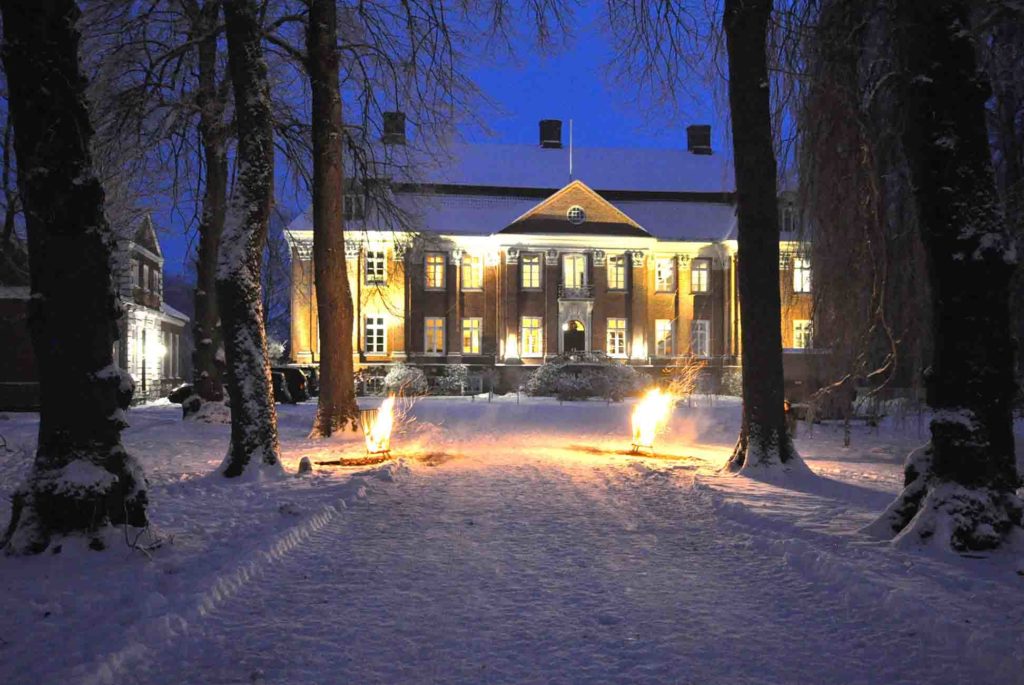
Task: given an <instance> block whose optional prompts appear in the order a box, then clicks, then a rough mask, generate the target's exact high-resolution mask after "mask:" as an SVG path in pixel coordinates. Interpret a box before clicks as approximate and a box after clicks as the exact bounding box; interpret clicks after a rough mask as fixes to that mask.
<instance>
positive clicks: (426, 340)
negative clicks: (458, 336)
mask: <svg viewBox="0 0 1024 685" xmlns="http://www.w3.org/2000/svg"><path fill="white" fill-rule="evenodd" d="M431 321H435V322H436V321H440V322H441V349H440V350H431V349H428V348H429V347H430V343H431V340H430V334H429V331H430V327H429V325H428V322H431ZM447 329H448V322H447V321H446V320H445V318H444V317H443V316H424V317H423V354H425V355H426V356H428V357H443V356H444V355H445V353H446V349H447V347H448V330H447Z"/></svg>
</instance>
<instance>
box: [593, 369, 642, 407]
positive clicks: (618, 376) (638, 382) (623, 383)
mask: <svg viewBox="0 0 1024 685" xmlns="http://www.w3.org/2000/svg"><path fill="white" fill-rule="evenodd" d="M601 376H602V377H603V378H605V379H606V380H607V382H608V389H607V393H606V394H602V395H601V396H602V397H604V398H605V399H609V400H611V401H613V402H621V401H622V400H624V399H626V398H627V397H629V396H630V395H635V394H636V393H638V392H640V391H641V390H643V389H644V388H646V387H647V386H648V385H650V384H651V379H650V377H649V376H647V375H646V374H644V373H641V372H640V371H637V370H636V369H634V368H633V367H632V366H626V365H625V364H618V363H616V362H612V363H611V364H609V365H608V366H605V367H603V368H602V369H601Z"/></svg>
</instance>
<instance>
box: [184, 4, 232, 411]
mask: <svg viewBox="0 0 1024 685" xmlns="http://www.w3.org/2000/svg"><path fill="white" fill-rule="evenodd" d="M188 14H189V20H190V22H191V26H192V30H191V31H190V36H191V37H192V38H193V39H195V38H197V37H199V36H203V37H204V38H203V39H202V40H201V41H200V42H199V46H198V70H199V86H198V89H197V92H196V105H197V106H198V108H199V138H200V143H201V145H202V151H203V157H204V162H205V164H204V166H205V171H206V178H205V187H204V188H203V207H202V215H201V216H202V218H201V219H200V222H199V250H198V254H197V258H196V289H195V314H194V319H193V320H192V336H193V340H194V341H195V343H194V344H195V347H194V349H193V351H192V385H193V393H194V394H193V396H192V397H190V398H189V399H188V400H186V401H185V402H184V403H183V410H184V413H185V415H186V416H191V415H195V414H196V413H197V412H199V410H200V408H201V407H202V405H203V403H204V402H221V401H223V400H224V385H223V380H222V373H223V370H224V356H223V354H224V353H223V345H224V344H223V335H222V331H221V324H220V312H219V310H218V307H217V254H218V251H219V249H220V240H221V233H222V232H223V230H224V218H225V214H226V211H227V188H228V156H227V143H228V140H227V138H228V131H227V128H226V126H225V124H224V104H225V103H224V96H223V95H222V93H221V92H220V90H219V88H218V84H217V37H216V35H215V34H214V29H215V28H216V26H217V20H218V19H219V17H220V2H218V1H216V0H209V1H208V2H207V3H206V4H205V5H204V6H203V7H202V8H201V9H200V8H199V7H198V6H197V5H196V4H195V3H190V4H189V6H188Z"/></svg>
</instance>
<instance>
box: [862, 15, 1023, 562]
mask: <svg viewBox="0 0 1024 685" xmlns="http://www.w3.org/2000/svg"><path fill="white" fill-rule="evenodd" d="M887 18H888V20H889V21H890V22H891V23H892V25H893V26H894V27H895V28H894V34H895V35H894V38H895V45H897V46H898V47H899V58H900V64H899V66H900V67H901V71H900V76H901V79H900V83H898V84H897V87H898V88H899V89H900V90H899V94H898V97H899V98H900V102H901V105H902V110H903V113H904V117H903V119H902V121H901V122H900V124H901V127H900V136H899V141H900V143H901V145H902V147H903V151H904V154H905V155H906V158H907V161H908V166H909V169H910V178H911V182H912V188H913V198H914V202H915V206H916V210H917V216H918V227H919V231H920V233H921V239H922V242H923V243H924V247H925V251H926V264H927V272H928V279H929V283H930V286H931V308H932V336H933V338H934V340H935V348H934V352H933V354H932V359H931V365H930V368H929V370H928V373H927V377H926V383H927V399H928V404H929V406H930V407H931V408H932V409H933V410H934V412H935V413H934V415H933V417H932V421H931V441H930V442H929V444H928V445H926V446H924V447H922V448H920V449H918V450H917V451H915V452H914V453H913V454H911V455H910V456H909V457H908V459H907V465H906V483H905V488H904V490H903V492H902V493H901V494H900V496H899V498H897V500H896V501H895V502H894V503H893V504H892V505H891V506H890V507H889V509H888V510H887V511H886V512H885V514H884V515H883V516H882V517H881V518H880V519H879V520H878V521H877V522H876V523H875V524H874V525H873V526H872V527H871V530H872V531H874V532H877V533H883V534H886V535H889V536H893V535H897V534H899V535H902V536H906V537H910V538H914V539H918V540H928V541H932V542H934V543H936V544H939V545H942V546H949V547H951V548H952V549H954V550H958V551H965V550H977V549H989V548H992V547H996V546H998V545H999V544H1000V543H1001V542H1002V541H1003V540H1004V539H1006V537H1007V535H1008V534H1009V533H1010V531H1011V530H1013V529H1014V528H1015V527H1019V526H1020V525H1021V516H1022V511H1024V506H1022V503H1021V501H1020V499H1019V498H1018V497H1017V495H1016V490H1017V488H1018V487H1019V486H1020V478H1019V475H1018V473H1017V467H1016V457H1015V453H1014V440H1013V419H1012V413H1011V406H1012V402H1013V397H1014V392H1015V389H1016V388H1015V383H1014V374H1013V368H1014V366H1013V358H1014V353H1013V347H1014V346H1013V341H1012V338H1011V334H1010V309H1009V293H1010V280H1011V277H1012V275H1013V269H1014V267H1015V265H1016V262H1017V255H1016V250H1015V245H1014V242H1013V236H1012V235H1011V233H1010V231H1009V229H1008V227H1007V224H1006V220H1005V215H1004V213H1003V207H1002V206H1001V203H1000V200H999V195H998V193H997V191H996V185H995V177H994V174H993V167H992V160H991V156H990V151H989V137H988V130H987V127H986V123H985V116H986V115H985V103H986V101H987V100H988V98H989V96H990V93H991V90H990V88H989V84H988V80H987V77H986V75H985V72H984V71H983V70H981V69H979V68H978V63H977V59H976V49H975V45H974V41H973V37H972V34H971V32H970V21H969V3H968V2H966V1H965V0H941V1H938V2H935V3H932V4H930V5H929V6H927V7H925V6H919V5H916V4H914V3H906V4H903V5H898V6H895V7H894V8H893V9H892V14H891V15H889V16H888V17H887Z"/></svg>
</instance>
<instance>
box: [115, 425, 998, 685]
mask: <svg viewBox="0 0 1024 685" xmlns="http://www.w3.org/2000/svg"><path fill="white" fill-rule="evenodd" d="M495 452H496V453H491V454H488V455H487V456H486V457H484V456H475V457H459V458H453V459H451V460H449V461H444V462H443V463H439V464H436V465H433V466H431V465H426V464H423V463H417V464H412V465H411V468H409V469H407V470H401V471H400V472H399V475H398V477H397V478H396V480H395V481H394V482H393V483H380V484H373V485H372V486H371V487H370V489H369V492H368V494H367V497H366V498H364V499H362V500H359V501H357V502H355V503H354V504H352V505H351V506H350V508H349V509H347V510H345V511H344V512H342V515H340V516H337V517H335V518H334V519H333V520H332V521H331V523H330V524H329V525H327V526H326V527H324V528H322V529H321V530H319V531H318V532H316V533H314V534H313V536H312V537H311V538H310V539H309V541H308V542H307V543H306V544H304V545H302V546H299V547H298V548H296V549H295V550H294V551H293V552H292V553H291V554H289V555H288V556H286V557H285V558H284V559H283V560H282V561H281V562H280V563H279V564H278V565H277V566H276V567H274V568H273V569H271V570H270V571H269V572H268V573H267V574H266V575H265V576H264V577H263V578H261V579H260V580H259V581H258V582H256V583H253V584H251V585H250V586H249V587H247V588H246V589H244V590H243V591H242V592H240V593H239V594H238V595H237V596H236V597H234V598H232V599H229V600H228V601H227V602H225V603H224V604H222V605H221V606H220V607H218V608H217V609H215V610H214V611H213V612H212V613H210V614H209V615H207V616H206V617H205V619H204V621H203V622H202V624H201V625H199V626H194V627H193V628H194V629H193V631H192V632H191V633H190V634H189V635H188V636H187V637H183V638H181V639H179V640H177V641H176V642H174V643H172V644H171V645H169V646H168V647H167V648H166V649H164V650H162V651H161V653H160V654H159V656H158V657H157V658H156V659H155V660H153V661H151V662H149V663H148V664H145V665H141V664H139V665H137V666H136V668H134V669H132V672H133V675H132V676H131V677H132V678H133V680H132V681H131V682H138V683H161V684H162V683H248V682H266V683H268V684H270V683H288V684H291V685H299V684H302V683H334V682H337V683H632V682H637V683H732V684H739V683H758V684H761V683H821V684H824V683H887V684H895V683H978V684H980V683H986V682H993V683H994V682H1007V681H1006V680H1005V677H997V676H996V675H995V674H994V673H992V672H991V671H989V670H987V669H986V667H985V665H984V664H983V663H980V662H979V661H978V660H977V659H975V658H972V655H971V654H970V653H969V650H964V651H961V649H957V648H956V646H955V645H951V644H948V643H949V635H948V634H945V633H939V634H938V635H936V636H934V637H933V636H931V635H930V634H929V626H928V625H923V624H922V623H921V622H920V620H919V619H920V616H917V617H916V619H914V618H911V617H904V616H901V614H900V612H899V611H891V610H890V609H892V607H889V608H888V609H887V608H885V607H883V606H881V600H880V599H879V600H878V601H877V602H859V601H852V602H851V600H850V598H849V597H848V596H844V595H843V594H842V593H837V592H835V590H834V588H833V587H831V586H830V585H829V584H827V583H821V582H815V581H814V580H813V579H810V578H808V577H806V576H805V574H800V573H798V570H797V569H798V567H797V566H794V565H793V564H792V563H789V562H788V561H787V559H786V558H785V557H784V556H783V555H774V554H766V553H765V551H764V548H763V546H759V545H754V544H751V536H750V535H749V534H747V532H749V531H747V532H744V530H742V526H741V524H738V523H736V522H735V521H729V520H728V519H727V518H725V517H723V516H722V515H721V512H720V511H719V510H718V509H716V504H715V502H714V501H713V497H712V496H711V494H710V490H708V489H707V488H706V487H702V486H698V487H696V488H695V487H694V486H693V481H694V473H695V471H694V468H691V467H687V466H683V467H677V468H674V469H671V470H657V469H650V468H647V467H645V466H643V465H641V464H639V463H633V464H630V463H627V462H625V461H624V460H621V459H619V460H613V459H606V460H605V461H604V462H603V463H602V462H601V460H594V459H593V458H590V459H587V460H579V459H573V458H562V459H553V458H551V450H550V449H548V450H547V452H546V453H545V455H544V456H531V455H530V454H529V453H528V452H524V451H520V450H519V449H517V448H515V446H505V447H503V448H502V447H498V446H497V445H495ZM595 461H596V463H595Z"/></svg>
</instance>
